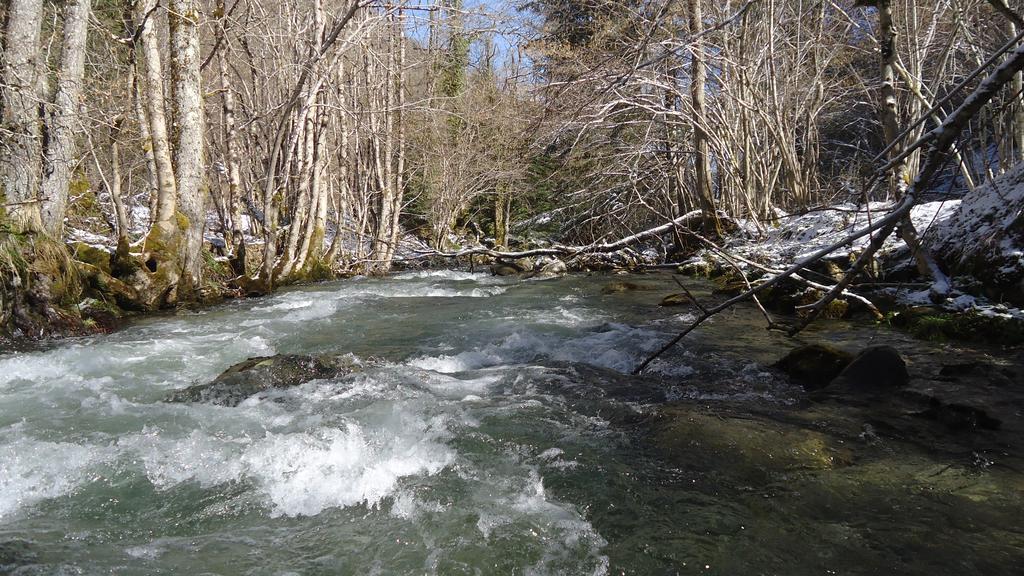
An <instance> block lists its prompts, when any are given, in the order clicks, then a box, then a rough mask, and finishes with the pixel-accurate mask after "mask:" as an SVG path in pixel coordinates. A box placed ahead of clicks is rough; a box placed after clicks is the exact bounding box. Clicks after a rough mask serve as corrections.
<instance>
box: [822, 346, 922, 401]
mask: <svg viewBox="0 0 1024 576" xmlns="http://www.w3.org/2000/svg"><path fill="white" fill-rule="evenodd" d="M909 381H910V373H909V372H907V363H906V362H904V361H903V357H902V356H900V353H899V351H898V350H896V349H895V348H893V347H892V346H870V347H868V348H865V349H864V350H863V351H861V353H860V354H858V355H857V357H856V358H854V359H853V361H852V362H850V364H849V365H848V366H847V367H846V368H844V369H843V371H842V372H840V373H839V376H836V379H835V380H833V381H832V384H831V386H830V388H838V389H845V390H848V391H850V392H886V391H891V390H894V389H896V388H901V387H903V386H906V385H907V383H908V382H909Z"/></svg>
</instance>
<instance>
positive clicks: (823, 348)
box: [775, 344, 853, 390]
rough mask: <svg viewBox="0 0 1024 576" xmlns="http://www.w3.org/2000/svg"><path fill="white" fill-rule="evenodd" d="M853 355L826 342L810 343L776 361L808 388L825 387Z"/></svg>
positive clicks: (796, 380) (779, 366)
mask: <svg viewBox="0 0 1024 576" xmlns="http://www.w3.org/2000/svg"><path fill="white" fill-rule="evenodd" d="M851 360H853V355H851V354H850V353H848V352H844V351H843V350H839V349H838V348H833V347H832V346H827V345H825V344H808V345H806V346H801V347H799V348H796V349H793V350H791V351H790V352H789V354H786V355H785V356H783V358H782V359H781V360H779V361H778V362H776V363H775V367H776V368H778V369H779V370H782V371H783V372H785V373H786V374H787V375H788V376H789V377H790V378H792V379H793V381H794V382H796V383H797V384H800V385H801V386H803V387H804V388H805V389H806V390H818V389H819V388H824V387H825V386H827V385H828V384H829V382H832V380H833V379H835V377H836V376H839V374H840V373H841V372H842V371H843V369H844V368H846V367H847V366H848V365H849V364H850V361H851Z"/></svg>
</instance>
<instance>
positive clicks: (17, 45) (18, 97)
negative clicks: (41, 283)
mask: <svg viewBox="0 0 1024 576" xmlns="http://www.w3.org/2000/svg"><path fill="white" fill-rule="evenodd" d="M42 17H43V3H42V0H11V4H10V6H9V7H8V9H7V27H6V30H5V31H4V57H3V60H2V65H3V69H2V74H0V83H2V86H0V95H2V96H0V98H2V100H0V111H2V114H3V115H2V118H0V120H2V126H3V127H4V128H5V130H8V131H9V133H8V134H7V135H5V136H4V138H5V140H7V142H6V145H5V146H2V147H0V178H2V184H3V190H2V193H3V195H2V196H0V202H2V203H4V204H5V205H6V209H7V212H8V214H9V215H10V218H11V220H12V221H13V222H14V224H15V225H17V226H18V227H21V228H25V229H29V230H39V229H41V228H42V220H41V216H40V208H39V183H40V170H41V163H40V160H41V142H42V139H41V130H40V128H41V124H40V119H39V98H40V94H38V93H37V88H38V86H39V83H38V78H37V75H38V71H39V69H38V64H39V34H40V27H41V25H42ZM0 214H2V211H0Z"/></svg>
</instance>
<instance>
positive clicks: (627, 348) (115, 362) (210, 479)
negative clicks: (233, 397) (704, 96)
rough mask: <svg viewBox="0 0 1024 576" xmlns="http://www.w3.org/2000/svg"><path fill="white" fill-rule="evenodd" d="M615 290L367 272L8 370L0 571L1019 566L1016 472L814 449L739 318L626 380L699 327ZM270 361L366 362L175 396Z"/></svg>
mask: <svg viewBox="0 0 1024 576" xmlns="http://www.w3.org/2000/svg"><path fill="white" fill-rule="evenodd" d="M614 280H616V278H614V277H609V276H600V275H598V276H592V277H586V276H575V277H566V278H560V279H554V280H546V281H521V280H517V279H510V278H496V277H490V276H487V275H484V274H473V273H469V272H455V271H433V272H406V273H401V274H398V275H396V276H393V277H391V278H387V279H366V278H355V279H350V280H345V281H339V282H332V283H325V284H319V285H314V286H306V287H299V288H292V289H288V290H285V291H282V292H280V293H277V294H275V295H273V296H270V297H267V298H263V299H255V300H246V301H240V302H235V303H230V304H226V305H223V306H219V307H215V308H211V309H206V310H201V311H195V312H181V313H178V314H175V315H173V316H162V317H151V318H146V319H143V320H139V321H137V322H134V323H133V324H132V325H130V326H128V327H127V328H125V329H123V330H120V331H118V332H116V333H114V334H109V335H102V336H95V337H89V338H80V339H72V340H67V341H63V342H57V343H51V344H48V345H45V346H43V347H40V348H36V349H32V350H28V351H23V352H18V353H8V354H6V355H4V356H0V573H13V574H123V575H135V574H138V575H143V574H147V575H148V574H221V575H235V574H253V575H264V574H266V575H271V574H273V575H291V574H301V575H317V574H325V575H326V574H332V575H333V574H353V575H355V574H358V575H363V574H382V575H389V574H442V575H447V574H483V575H488V574H524V575H525V574H551V575H556V574H558V575H575V574H580V575H601V574H657V575H661V574H724V575H746V574H751V575H754V574H782V575H787V576H799V575H804V574H808V575H809V574H929V575H938V574H950V575H954V574H955V575H962V574H969V573H979V574H980V573H984V574H1019V573H1020V570H1021V569H1022V568H1021V567H1022V566H1024V552H1022V550H1024V531H1022V530H1024V528H1022V525H1021V523H1020V520H1021V518H1024V507H1022V505H1021V503H1022V498H1024V497H1022V493H1024V481H1022V480H1021V478H1022V475H1021V473H1020V472H1019V471H1018V470H1019V469H1017V468H1014V466H1000V465H994V466H989V465H987V464H986V465H978V466H972V464H971V463H970V462H969V461H964V458H963V457H962V455H961V452H963V450H960V451H959V452H958V451H957V450H958V449H959V448H957V449H950V450H946V451H945V452H935V451H931V450H929V449H926V448H923V447H921V446H914V445H912V443H908V442H901V441H896V440H892V439H891V437H892V435H890V436H888V437H887V436H886V435H885V434H884V433H882V434H879V435H875V434H874V433H873V432H872V430H873V428H871V427H867V426H866V425H865V427H864V428H863V431H862V433H861V435H860V436H857V435H856V434H845V433H840V432H836V433H835V434H830V433H829V430H830V428H829V427H830V426H832V424H828V425H820V423H821V422H822V421H825V420H829V422H831V420H830V418H832V417H833V416H835V414H839V413H840V412H838V411H837V412H833V413H830V412H828V411H827V410H825V409H823V408H814V407H810V408H805V407H804V406H806V400H805V399H804V397H803V392H802V391H801V390H800V389H799V388H797V387H795V386H793V385H791V384H790V383H789V382H788V381H787V380H786V379H785V378H783V377H781V376H779V375H778V374H776V373H774V372H772V371H770V370H768V369H767V368H765V367H766V366H767V365H769V364H770V363H771V362H772V361H773V360H774V359H775V358H777V357H778V356H779V355H780V354H781V353H782V352H784V351H785V350H787V349H788V348H790V347H792V345H793V344H792V343H791V342H789V341H787V339H786V338H785V337H784V336H781V335H776V334H769V333H767V332H765V330H764V329H763V321H761V319H760V318H759V316H758V315H757V313H756V311H754V310H752V309H748V308H739V309H737V310H735V311H732V312H728V313H726V314H724V315H722V316H720V317H717V318H715V319H713V320H712V322H711V323H710V324H709V325H708V326H707V327H705V328H701V329H700V330H698V331H697V332H696V333H695V334H694V335H692V336H691V337H688V338H687V340H686V341H684V344H683V345H681V346H680V347H678V349H677V350H674V351H673V352H672V353H671V354H670V355H668V356H666V358H665V359H663V360H659V361H657V362H656V363H655V364H654V365H652V371H651V375H649V376H647V377H643V378H636V377H632V376H628V375H627V374H628V372H629V371H630V370H631V369H632V368H633V367H634V366H636V364H637V363H638V362H639V361H640V360H642V359H643V357H644V356H645V355H646V354H647V353H649V352H650V351H652V350H655V349H657V347H658V346H659V345H660V344H661V343H662V342H664V341H665V339H666V338H668V337H670V336H671V335H672V334H673V333H675V332H676V331H678V330H679V329H680V328H681V327H682V326H684V325H685V323H686V321H687V320H688V319H690V318H692V316H691V314H692V310H688V309H686V308H659V307H658V306H657V305H656V304H657V302H658V301H659V300H660V298H661V297H662V296H664V295H665V294H668V293H670V292H673V291H675V290H674V289H673V288H674V283H673V281H672V279H671V277H669V276H668V275H663V274H654V275H649V276H639V277H634V278H631V280H632V281H634V282H636V283H638V284H640V285H641V286H640V287H641V288H644V289H642V290H634V291H629V292H626V293H613V294H606V293H603V292H602V287H603V286H605V285H607V284H608V283H609V282H611V281H614ZM694 289H695V291H696V293H697V294H698V296H699V297H700V298H702V299H703V298H708V299H710V298H712V296H711V295H710V294H709V290H708V287H707V286H705V285H702V284H699V283H697V284H694ZM873 331H877V329H874V328H872V327H868V326H859V325H855V324H849V323H833V324H832V325H830V326H829V327H826V328H818V329H815V331H812V332H811V333H809V334H808V336H807V338H808V339H810V340H813V339H814V338H821V339H827V340H831V341H833V342H835V343H839V344H846V345H851V346H853V345H859V344H862V343H863V342H865V341H867V340H869V339H871V338H874V337H875V336H872V334H874V332H873ZM884 338H885V339H887V341H894V342H898V343H902V344H903V345H906V346H914V345H915V344H912V343H910V342H909V341H908V340H907V339H906V337H904V336H901V335H898V334H892V333H890V334H888V335H886V336H884ZM284 353H289V354H346V355H352V357H353V360H354V361H355V362H357V363H361V364H362V365H363V369H362V370H360V371H359V372H357V373H355V374H351V375H348V376H344V377H339V378H336V379H329V380H314V381H312V382H309V383H307V384H303V385H301V386H298V387H295V388H291V389H287V390H281V391H276V392H273V393H271V394H267V395H262V396H259V397H254V398H251V399H249V400H246V401H245V402H243V403H242V404H241V405H239V406H234V407H224V406H215V405H211V404H203V403H196V404H183V403H171V402H165V401H164V399H165V398H166V397H167V396H168V394H169V393H171V392H172V391H174V390H177V389H180V388H184V387H186V386H189V385H191V384H195V383H201V382H206V381H209V380H211V379H212V378H214V377H216V376H217V375H218V374H220V373H221V372H222V371H223V370H225V369H226V368H228V367H229V366H231V365H233V364H235V363H237V362H239V361H241V360H244V359H246V358H249V357H255V356H270V355H274V354H284ZM666 402H667V403H669V404H668V405H669V406H673V407H674V408H672V409H671V410H669V411H668V412H667V413H669V414H675V416H674V417H675V418H677V419H678V421H675V420H668V421H667V420H666V419H665V418H666V416H664V415H661V416H659V414H660V413H661V412H662V410H661V408H660V407H661V406H662V405H665V404H666ZM711 406H717V407H720V409H719V411H718V412H714V414H715V416H714V417H713V418H710V419H709V417H708V414H709V412H708V409H709V407H711ZM802 407H804V408H802ZM672 410H675V412H673V411H672ZM837 410H838V409H837ZM815 411H817V412H815ZM776 412H777V413H779V414H789V415H793V414H797V413H798V412H799V414H800V415H801V416H799V418H803V420H802V421H801V422H803V424H800V425H797V424H794V418H798V417H797V416H790V417H789V420H790V421H789V422H788V423H780V419H779V418H775V417H772V418H768V417H766V416H765V415H766V414H768V413H772V414H774V413H776ZM1019 413H1020V412H1019V410H1018V412H1017V414H1018V415H1019ZM830 414H831V415H830ZM843 414H845V412H844V413H843ZM856 417H857V416H856V415H853V416H849V417H848V418H847V419H849V420H851V421H852V419H855V418H856ZM835 418H837V419H840V420H841V418H839V417H838V416H836V417H835ZM666 422H669V423H670V424H666ZM673 422H674V423H673ZM679 422H682V423H683V424H686V425H688V426H690V427H689V428H687V427H686V426H683V424H679V426H682V427H681V428H680V427H679V426H677V424H678V423H679ZM835 426H836V427H837V428H842V426H841V425H840V424H836V425H835ZM856 426H857V427H858V428H857V430H860V427H861V426H862V423H861V422H859V421H858V422H857V423H856ZM876 427H877V426H876ZM1007 428H1008V429H1010V430H1011V432H1012V431H1013V430H1016V428H1014V427H1013V426H1007ZM1014 433H1015V432H1014ZM865 434H867V436H865ZM1017 439H1018V438H1017V437H1016V436H1013V437H1012V441H1013V442H1016V441H1017ZM748 440H749V441H750V442H751V444H750V445H748V444H746V442H747V441H748ZM958 442H959V441H958ZM970 442H974V440H971V441H970ZM999 442H1003V444H1005V443H1006V442H1007V440H1005V437H1002V436H992V437H991V443H995V444H994V445H1001V444H999ZM766 445H773V446H774V445H779V450H780V453H779V454H777V455H774V454H767V457H766V454H765V452H766V451H768V452H771V449H767V448H765V446H766ZM794 446H795V448H794ZM958 446H959V445H958ZM974 450H980V448H975V449H974ZM1006 450H1008V451H1009V452H1011V453H1012V454H1011V455H1010V456H1007V457H1006V458H1008V459H1009V460H1010V461H1012V462H1017V460H1015V458H1016V455H1017V451H1016V450H1017V448H1016V445H1015V446H1014V447H1013V448H1012V449H1010V448H1007V449H1006ZM968 453H970V450H968ZM951 454H952V455H951ZM985 457H986V458H989V457H992V456H991V454H989V455H988V456H985ZM986 462H987V461H986ZM776 463H778V465H776Z"/></svg>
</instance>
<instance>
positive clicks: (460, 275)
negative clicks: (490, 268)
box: [394, 270, 491, 280]
mask: <svg viewBox="0 0 1024 576" xmlns="http://www.w3.org/2000/svg"><path fill="white" fill-rule="evenodd" d="M490 277H491V275H490V274H488V273H485V272H465V271H461V270H416V271H414V272H402V273H399V274H395V276H394V278H395V279H396V280H418V279H422V278H430V279H441V280H484V279H487V278H490Z"/></svg>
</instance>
